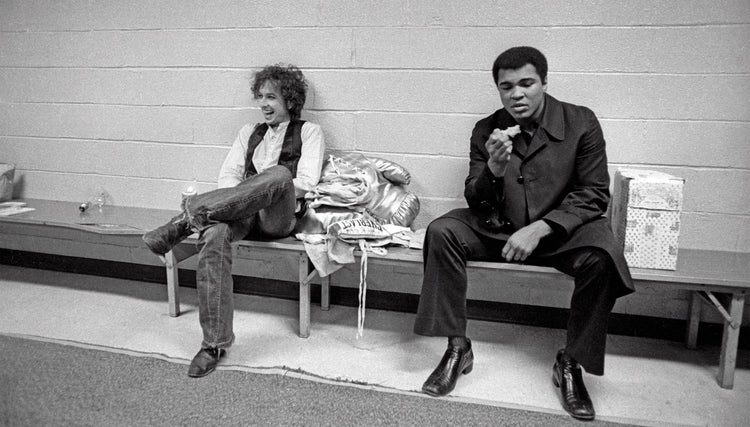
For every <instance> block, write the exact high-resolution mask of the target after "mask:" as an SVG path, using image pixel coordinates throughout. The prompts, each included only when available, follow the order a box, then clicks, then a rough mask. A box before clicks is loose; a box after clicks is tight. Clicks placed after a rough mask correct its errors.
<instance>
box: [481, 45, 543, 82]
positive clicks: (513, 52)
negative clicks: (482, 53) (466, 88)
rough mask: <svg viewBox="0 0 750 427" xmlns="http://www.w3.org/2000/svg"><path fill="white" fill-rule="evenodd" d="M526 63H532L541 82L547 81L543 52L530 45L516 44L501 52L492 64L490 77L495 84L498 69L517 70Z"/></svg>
mask: <svg viewBox="0 0 750 427" xmlns="http://www.w3.org/2000/svg"><path fill="white" fill-rule="evenodd" d="M526 64H531V65H533V66H534V68H536V72H537V74H539V77H540V78H541V79H542V83H544V84H546V83H547V58H545V57H544V54H542V52H539V50H537V49H536V48H533V47H530V46H517V47H512V48H510V49H508V50H506V51H505V52H503V53H501V54H500V55H499V56H498V57H497V59H495V63H494V64H492V78H493V79H495V84H497V73H498V71H500V70H517V69H519V68H521V67H523V66H524V65H526Z"/></svg>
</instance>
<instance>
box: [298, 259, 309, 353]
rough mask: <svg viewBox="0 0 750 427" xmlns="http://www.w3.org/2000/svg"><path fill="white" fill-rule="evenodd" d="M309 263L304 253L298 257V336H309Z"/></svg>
mask: <svg viewBox="0 0 750 427" xmlns="http://www.w3.org/2000/svg"><path fill="white" fill-rule="evenodd" d="M309 264H310V261H309V260H308V259H307V254H306V253H304V252H303V253H301V254H300V255H299V336H300V338H307V337H309V336H310V280H308V276H309V275H310V273H308V269H309Z"/></svg>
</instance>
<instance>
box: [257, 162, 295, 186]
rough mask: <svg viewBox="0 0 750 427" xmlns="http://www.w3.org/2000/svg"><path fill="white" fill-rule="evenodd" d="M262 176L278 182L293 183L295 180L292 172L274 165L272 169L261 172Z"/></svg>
mask: <svg viewBox="0 0 750 427" xmlns="http://www.w3.org/2000/svg"><path fill="white" fill-rule="evenodd" d="M261 173H262V174H265V175H267V176H268V177H269V178H270V179H274V180H278V181H290V182H291V181H292V179H293V178H294V177H293V176H292V172H291V171H290V170H289V169H287V168H286V167H284V166H281V165H274V166H271V167H270V168H268V169H266V170H264V171H263V172H261Z"/></svg>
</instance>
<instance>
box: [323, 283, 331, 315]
mask: <svg viewBox="0 0 750 427" xmlns="http://www.w3.org/2000/svg"><path fill="white" fill-rule="evenodd" d="M320 309H321V310H323V311H328V310H330V309H331V275H330V274H329V275H328V276H326V277H322V278H321V279H320Z"/></svg>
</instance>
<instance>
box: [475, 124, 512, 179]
mask: <svg viewBox="0 0 750 427" xmlns="http://www.w3.org/2000/svg"><path fill="white" fill-rule="evenodd" d="M519 133H521V127H520V126H518V125H516V126H512V127H509V128H507V129H504V130H500V129H495V130H493V131H492V134H491V135H490V137H489V138H488V139H487V142H485V144H484V147H485V148H486V149H487V153H489V155H490V158H489V159H488V160H487V166H488V167H489V168H490V171H492V173H493V174H494V175H495V176H496V177H500V176H504V175H505V169H506V168H507V167H508V161H509V160H510V153H511V152H512V151H513V141H512V140H511V138H512V137H514V136H516V135H518V134H519Z"/></svg>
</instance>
